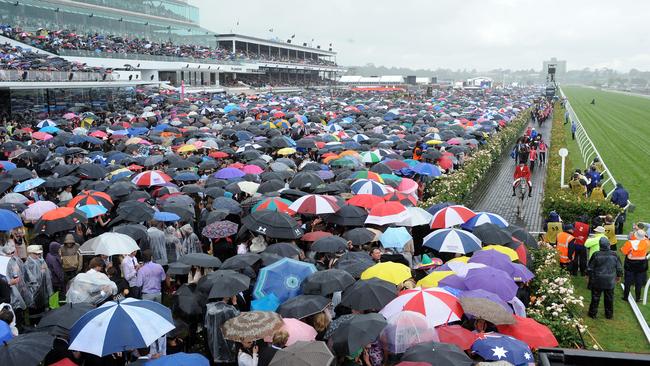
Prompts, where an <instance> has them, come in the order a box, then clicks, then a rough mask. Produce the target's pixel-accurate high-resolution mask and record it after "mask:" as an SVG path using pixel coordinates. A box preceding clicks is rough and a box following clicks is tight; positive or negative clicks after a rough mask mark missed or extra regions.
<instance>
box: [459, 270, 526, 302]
mask: <svg viewBox="0 0 650 366" xmlns="http://www.w3.org/2000/svg"><path fill="white" fill-rule="evenodd" d="M465 286H467V288H468V289H469V290H478V289H482V290H486V291H489V292H492V293H495V294H497V295H499V297H500V298H501V299H502V300H503V301H508V300H510V299H512V298H513V297H515V296H516V295H517V289H518V287H517V284H516V283H515V281H514V280H513V279H512V277H511V276H510V275H509V274H508V273H506V272H504V271H502V270H500V269H496V268H491V267H485V268H474V269H470V270H469V271H468V272H467V277H465Z"/></svg>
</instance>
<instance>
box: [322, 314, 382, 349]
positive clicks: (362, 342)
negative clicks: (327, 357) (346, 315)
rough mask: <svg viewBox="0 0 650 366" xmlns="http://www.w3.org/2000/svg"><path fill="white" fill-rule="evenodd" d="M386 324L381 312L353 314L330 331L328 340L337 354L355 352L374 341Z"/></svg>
mask: <svg viewBox="0 0 650 366" xmlns="http://www.w3.org/2000/svg"><path fill="white" fill-rule="evenodd" d="M386 324H387V322H386V319H385V318H384V316H383V315H381V314H376V313H371V314H358V315H354V316H353V317H351V318H350V319H349V320H347V321H345V322H343V323H342V324H341V325H339V327H338V328H337V329H336V330H335V331H334V332H333V333H332V336H331V338H330V340H331V341H332V347H333V348H334V352H336V353H337V354H338V355H339V356H344V355H345V356H347V355H351V354H353V353H355V352H356V351H358V350H359V349H360V348H361V347H364V346H366V345H367V344H369V343H372V342H374V341H375V340H376V339H377V338H378V337H379V333H381V331H382V330H383V329H384V328H385V327H386Z"/></svg>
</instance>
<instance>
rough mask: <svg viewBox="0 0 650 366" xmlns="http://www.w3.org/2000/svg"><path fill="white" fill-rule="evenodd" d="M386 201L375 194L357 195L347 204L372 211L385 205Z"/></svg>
mask: <svg viewBox="0 0 650 366" xmlns="http://www.w3.org/2000/svg"><path fill="white" fill-rule="evenodd" d="M384 202H385V200H384V199H383V198H382V197H380V196H375V195H374V194H356V195H354V196H353V197H352V198H350V199H349V200H348V201H347V202H346V203H347V204H348V205H351V206H356V207H363V208H366V209H371V208H373V207H375V206H376V205H378V204H380V203H384ZM364 213H365V215H366V216H368V213H367V212H365V211H364Z"/></svg>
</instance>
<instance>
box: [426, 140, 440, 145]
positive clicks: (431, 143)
mask: <svg viewBox="0 0 650 366" xmlns="http://www.w3.org/2000/svg"><path fill="white" fill-rule="evenodd" d="M440 144H442V141H440V140H429V141H427V145H440Z"/></svg>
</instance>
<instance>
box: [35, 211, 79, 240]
mask: <svg viewBox="0 0 650 366" xmlns="http://www.w3.org/2000/svg"><path fill="white" fill-rule="evenodd" d="M86 221H87V219H86V214H84V213H83V212H82V211H80V210H77V209H75V208H72V207H59V208H57V209H55V210H52V211H50V212H47V213H46V214H45V215H43V216H41V219H40V220H38V221H37V222H36V225H35V226H34V230H35V231H36V232H39V233H44V234H45V235H52V234H55V233H58V232H61V231H68V230H72V229H74V228H75V227H76V226H77V224H79V223H80V222H86Z"/></svg>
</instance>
